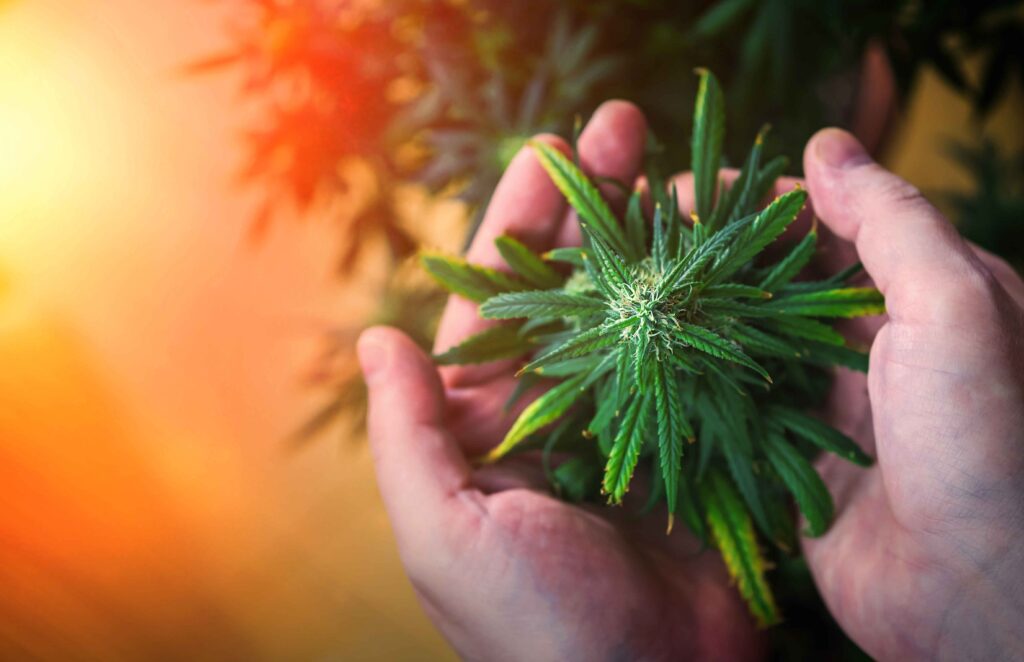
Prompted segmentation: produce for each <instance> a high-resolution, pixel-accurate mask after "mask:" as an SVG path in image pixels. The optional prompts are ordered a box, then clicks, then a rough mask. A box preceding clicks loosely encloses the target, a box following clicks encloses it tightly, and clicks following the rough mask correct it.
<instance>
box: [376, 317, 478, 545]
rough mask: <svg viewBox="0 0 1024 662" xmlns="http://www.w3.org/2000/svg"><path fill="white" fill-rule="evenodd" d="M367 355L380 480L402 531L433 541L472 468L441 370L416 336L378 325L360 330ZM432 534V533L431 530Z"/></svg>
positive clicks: (403, 536) (407, 535)
mask: <svg viewBox="0 0 1024 662" xmlns="http://www.w3.org/2000/svg"><path fill="white" fill-rule="evenodd" d="M357 352H358V355H359V362H360V365H361V366H362V369H363V376H364V379H365V380H366V386H367V390H368V394H369V412H368V415H367V427H368V431H369V438H370V447H371V450H372V453H373V460H374V466H375V467H376V470H377V483H378V486H379V488H380V492H381V496H382V498H383V500H384V506H385V507H386V508H387V511H388V516H389V517H390V519H391V522H392V525H393V526H394V529H395V535H396V536H397V537H398V538H399V543H400V545H402V544H403V539H404V540H406V541H408V543H409V544H417V543H418V541H426V540H428V539H429V536H431V533H432V532H433V533H434V534H436V526H435V524H436V523H437V521H438V518H439V517H440V516H441V515H442V512H443V510H444V509H445V508H446V507H447V506H449V505H451V504H453V503H455V501H453V500H451V499H449V497H450V496H452V495H453V494H455V493H457V492H458V491H459V490H461V489H463V488H465V487H466V486H467V485H468V483H469V475H470V469H469V464H468V463H467V462H466V459H465V457H464V456H463V455H462V452H461V451H460V450H459V449H458V447H457V446H456V444H455V442H454V441H453V440H452V438H451V436H450V435H449V434H448V432H447V431H446V430H445V429H444V427H443V409H444V393H443V390H442V387H441V380H440V377H439V376H438V373H437V369H436V368H435V367H434V365H433V363H432V362H431V361H430V359H429V358H428V357H427V356H426V354H424V353H423V351H422V350H421V349H420V348H419V347H417V346H416V344H415V343H414V342H413V341H412V340H410V339H409V337H408V336H406V335H405V334H403V333H401V332H400V331H397V330H396V329H391V328H386V327H377V328H372V329H369V330H367V331H365V332H363V334H362V335H361V336H360V338H359V342H358V344H357ZM424 536H426V537H424Z"/></svg>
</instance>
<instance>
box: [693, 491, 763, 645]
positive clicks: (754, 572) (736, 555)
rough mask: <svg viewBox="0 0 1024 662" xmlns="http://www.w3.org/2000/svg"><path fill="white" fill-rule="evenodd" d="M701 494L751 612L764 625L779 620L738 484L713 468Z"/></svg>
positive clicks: (715, 536)
mask: <svg viewBox="0 0 1024 662" xmlns="http://www.w3.org/2000/svg"><path fill="white" fill-rule="evenodd" d="M700 495H701V501H702V503H703V504H704V509H705V514H706V517H707V521H708V526H709V528H710V529H711V536H712V538H713V539H714V541H715V545H716V546H717V547H718V549H719V551H720V552H721V553H722V558H723V559H724V560H725V565H726V567H727V568H728V569H729V574H730V575H732V578H733V579H734V580H735V581H736V585H737V587H738V588H739V591H740V595H742V596H743V599H744V600H746V602H747V607H748V608H749V609H750V613H751V614H753V616H754V619H755V620H756V621H757V623H758V625H760V626H761V627H767V626H769V625H773V624H775V623H777V622H778V621H779V610H778V607H776V605H775V599H774V597H773V596H772V591H771V589H770V588H769V587H768V581H767V579H766V578H765V573H766V572H767V570H768V567H767V564H766V563H765V560H764V557H762V556H761V550H760V548H759V547H758V544H757V534H756V533H755V532H754V523H753V521H752V520H751V519H750V515H749V514H748V513H747V511H746V508H745V507H744V505H743V501H742V500H741V499H740V496H739V494H737V493H736V488H734V487H733V485H732V483H731V482H730V481H729V479H728V478H727V477H726V476H725V475H723V474H722V473H721V472H719V471H710V472H708V474H707V475H706V476H705V478H704V480H703V481H701V483H700Z"/></svg>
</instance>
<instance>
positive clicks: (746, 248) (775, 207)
mask: <svg viewBox="0 0 1024 662" xmlns="http://www.w3.org/2000/svg"><path fill="white" fill-rule="evenodd" d="M806 202H807V192H806V191H803V190H800V189H797V190H795V191H790V192H789V193H784V194H782V195H780V196H779V197H778V198H776V199H775V200H774V201H773V202H772V203H771V204H770V205H768V206H767V207H765V208H764V209H763V210H762V211H761V212H759V213H758V214H757V216H756V217H755V218H754V221H753V222H752V223H751V224H750V226H749V227H747V228H745V229H744V231H743V233H742V234H741V235H740V236H739V237H737V238H736V240H735V241H734V242H733V243H732V245H731V246H730V247H729V250H728V252H726V253H725V254H724V256H723V257H722V258H721V259H719V260H717V261H716V262H715V265H714V267H713V268H712V269H711V270H710V271H709V273H708V281H709V282H711V283H717V282H722V281H724V280H726V279H728V278H729V277H730V276H732V275H733V274H734V273H736V272H737V271H738V270H739V269H740V268H741V267H743V266H745V265H747V264H748V263H749V262H750V261H751V260H752V259H754V258H755V257H756V256H757V255H758V254H759V253H760V252H761V251H763V250H764V249H765V247H766V246H768V244H770V243H772V242H773V241H775V239H777V238H778V236H779V235H781V234H782V233H783V232H784V231H785V230H786V228H787V227H789V225H790V224H791V223H792V222H793V221H795V220H796V217H797V215H798V214H799V213H800V211H801V210H802V209H803V208H804V204H806Z"/></svg>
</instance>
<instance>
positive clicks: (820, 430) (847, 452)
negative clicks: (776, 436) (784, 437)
mask: <svg viewBox="0 0 1024 662" xmlns="http://www.w3.org/2000/svg"><path fill="white" fill-rule="evenodd" d="M767 414H768V417H769V418H771V419H772V420H774V421H777V422H778V423H779V424H780V425H782V426H783V427H784V428H786V429H787V430H789V431H791V432H793V433H794V434H796V435H797V436H799V437H800V438H802V439H806V440H807V441H809V442H811V443H812V444H814V445H815V446H818V447H819V448H823V449H825V450H827V451H829V452H831V453H835V454H836V455H838V456H839V457H841V458H843V459H846V460H849V461H850V462H853V463H854V464H857V465H860V466H862V467H869V466H871V463H872V459H871V457H870V456H869V455H868V454H867V453H865V452H864V451H862V450H861V449H860V446H858V445H857V442H855V441H854V440H853V439H850V438H849V437H847V436H846V435H845V434H843V433H842V432H840V431H839V430H836V429H835V428H834V427H832V426H831V425H828V424H827V423H822V422H821V421H819V420H818V419H816V418H813V417H811V416H808V415H807V414H804V413H802V412H799V411H797V410H796V409H792V408H790V407H783V406H779V405H775V406H772V407H770V408H769V409H768V411H767Z"/></svg>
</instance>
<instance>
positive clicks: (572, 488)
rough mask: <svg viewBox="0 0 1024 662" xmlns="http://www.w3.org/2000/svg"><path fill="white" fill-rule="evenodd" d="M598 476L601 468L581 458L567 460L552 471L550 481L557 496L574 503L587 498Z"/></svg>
mask: <svg viewBox="0 0 1024 662" xmlns="http://www.w3.org/2000/svg"><path fill="white" fill-rule="evenodd" d="M600 476H601V468H600V467H599V466H597V465H596V464H594V463H593V462H588V461H587V460H585V459H584V458H581V457H573V458H569V459H568V460H566V461H565V462H562V463H561V464H559V465H558V466H557V467H555V469H554V471H552V480H553V482H554V484H555V489H556V490H557V492H558V494H559V495H560V496H561V497H562V498H564V499H567V500H569V501H573V502H576V503H579V502H580V501H583V500H584V499H586V498H587V496H588V495H589V494H590V493H591V491H592V490H593V489H594V485H597V483H598V480H599V478H600Z"/></svg>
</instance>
